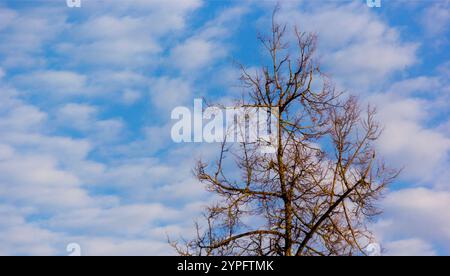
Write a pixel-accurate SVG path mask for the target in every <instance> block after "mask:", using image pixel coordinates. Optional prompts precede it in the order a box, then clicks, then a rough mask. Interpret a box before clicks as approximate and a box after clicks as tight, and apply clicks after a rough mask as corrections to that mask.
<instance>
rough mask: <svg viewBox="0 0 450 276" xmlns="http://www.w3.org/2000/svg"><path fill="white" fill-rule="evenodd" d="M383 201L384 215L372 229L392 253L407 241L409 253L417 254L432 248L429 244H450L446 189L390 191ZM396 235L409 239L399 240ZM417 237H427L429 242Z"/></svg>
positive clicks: (449, 204)
mask: <svg viewBox="0 0 450 276" xmlns="http://www.w3.org/2000/svg"><path fill="white" fill-rule="evenodd" d="M382 205H383V209H384V215H383V219H382V220H381V221H379V222H378V223H377V224H376V226H375V232H376V234H377V235H378V237H379V238H380V239H381V240H382V241H383V243H385V244H386V247H388V248H391V249H392V250H393V252H392V253H393V254H394V253H395V252H396V251H397V250H399V251H400V252H402V253H405V252H406V251H405V250H408V247H407V246H408V245H409V246H411V248H410V250H411V253H412V254H420V255H422V254H428V253H432V252H433V250H432V249H431V248H430V244H432V245H433V246H435V245H439V247H440V248H446V249H447V250H448V249H449V248H450V213H449V212H448V210H450V193H449V192H445V191H436V190H431V189H425V188H414V189H403V190H400V191H394V192H391V193H390V194H389V195H388V196H387V197H386V199H384V200H383V202H382ZM399 237H401V238H403V239H405V238H407V239H412V241H409V242H408V241H403V242H399ZM414 240H416V241H414ZM417 240H423V241H427V244H428V245H427V244H425V243H423V242H418V241H417ZM392 242H393V243H392ZM417 248H419V249H420V250H422V252H419V251H420V250H418V249H417ZM388 254H389V252H388Z"/></svg>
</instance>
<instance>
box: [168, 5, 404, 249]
mask: <svg viewBox="0 0 450 276" xmlns="http://www.w3.org/2000/svg"><path fill="white" fill-rule="evenodd" d="M275 14H276V11H275V12H274V15H273V16H274V17H275ZM286 29H287V28H286V26H282V25H279V24H277V23H276V20H275V19H274V18H272V29H271V34H270V35H269V36H267V37H260V41H261V43H262V45H263V46H264V47H265V48H266V49H267V52H268V53H269V56H270V61H271V62H270V65H269V66H263V67H262V68H261V70H260V71H259V72H257V73H256V74H252V73H250V72H248V70H247V69H246V68H245V67H243V66H242V82H243V84H244V87H245V89H246V91H248V97H246V100H241V104H244V105H248V104H250V105H257V106H266V107H276V108H278V110H279V118H278V119H279V120H278V133H277V134H278V136H277V137H278V143H277V148H276V153H275V154H262V153H260V152H259V151H258V146H257V145H255V144H253V143H246V142H243V143H239V144H237V145H235V144H234V145H233V144H229V143H228V144H227V143H223V144H222V147H221V151H220V155H219V158H218V160H217V162H216V163H215V164H211V165H208V164H206V163H204V162H202V161H200V162H198V164H197V166H196V168H195V173H196V176H197V177H198V179H199V181H201V182H202V183H204V184H206V185H207V187H208V189H209V191H211V192H213V193H215V194H216V195H217V198H218V200H217V201H216V203H215V204H213V205H212V206H210V207H209V208H208V209H207V212H206V214H205V217H206V223H205V226H203V227H201V226H199V224H197V238H196V239H194V240H191V241H183V242H173V243H172V245H173V246H174V247H175V248H176V250H177V252H178V253H179V254H181V255H260V256H280V255H282V256H293V255H297V256H300V255H361V254H364V248H365V247H366V246H367V244H368V243H370V242H371V241H372V238H373V237H372V234H371V232H370V231H369V230H368V229H367V222H368V220H369V219H370V218H371V217H373V216H375V215H377V214H378V213H379V211H378V210H377V208H376V206H375V202H376V200H377V199H378V198H379V196H380V195H381V192H382V191H383V189H384V188H385V187H386V185H387V184H388V183H390V182H391V181H392V180H393V179H394V178H395V177H396V176H397V174H398V173H397V172H396V171H394V170H391V169H387V168H386V167H385V166H384V164H383V162H382V161H381V160H380V158H378V157H377V156H376V154H375V149H374V147H373V142H374V141H375V140H376V139H377V138H378V137H379V135H380V131H381V130H380V127H379V125H378V124H377V122H376V121H375V119H374V116H375V110H374V109H373V108H371V107H370V106H369V107H368V108H367V109H364V110H362V109H361V108H360V107H359V104H358V101H357V100H356V99H355V98H354V97H348V96H345V95H344V94H343V93H336V92H335V88H334V86H333V84H332V82H331V81H330V79H329V78H328V77H327V76H326V75H324V74H323V73H322V72H321V70H320V69H319V66H318V64H317V63H316V62H315V60H314V53H315V50H316V36H315V35H314V34H309V33H303V32H299V31H298V30H297V29H295V30H294V31H293V34H294V35H293V36H292V37H294V38H295V47H290V46H289V44H288V43H286V41H287V40H288V39H287V37H288V35H287V34H288V33H287V32H286ZM289 37H290V36H289ZM290 41H292V39H290ZM317 79H318V80H320V85H317V81H315V82H314V81H313V80H317ZM316 87H320V88H318V89H315V88H316ZM227 158H228V159H227ZM230 158H231V159H232V160H233V162H234V166H231V165H230V164H229V163H230V162H229V161H230ZM227 171H228V173H227ZM236 172H240V174H239V177H236ZM230 175H231V176H230Z"/></svg>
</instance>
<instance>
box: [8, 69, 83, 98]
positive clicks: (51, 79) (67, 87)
mask: <svg viewBox="0 0 450 276" xmlns="http://www.w3.org/2000/svg"><path fill="white" fill-rule="evenodd" d="M14 81H15V83H16V84H17V86H18V87H20V88H22V89H25V90H27V91H30V92H33V93H36V94H38V95H41V96H44V95H45V96H47V97H48V96H56V97H65V96H70V95H83V94H86V93H88V91H87V88H86V84H87V77H86V76H84V75H81V74H79V73H75V72H70V71H48V70H47V71H37V72H33V73H30V74H25V75H22V76H19V77H17V78H15V80H14Z"/></svg>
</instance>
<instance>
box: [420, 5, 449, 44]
mask: <svg viewBox="0 0 450 276" xmlns="http://www.w3.org/2000/svg"><path fill="white" fill-rule="evenodd" d="M421 21H422V23H423V26H424V28H425V31H426V32H427V34H428V35H430V36H437V35H440V34H443V33H445V32H447V31H448V30H449V25H450V1H448V0H446V1H436V2H435V3H433V4H432V5H430V6H429V7H428V8H427V9H426V10H425V11H424V13H423V15H422V18H421Z"/></svg>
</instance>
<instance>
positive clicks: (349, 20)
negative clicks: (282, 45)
mask: <svg viewBox="0 0 450 276" xmlns="http://www.w3.org/2000/svg"><path fill="white" fill-rule="evenodd" d="M310 6H312V7H310V8H309V9H303V10H300V9H292V8H289V7H288V8H283V9H282V10H281V12H280V14H279V16H278V18H279V20H281V21H282V22H284V21H286V20H288V24H290V25H293V24H295V25H297V26H298V27H299V28H300V30H301V31H308V32H314V33H317V34H318V36H319V56H320V57H321V59H320V60H321V62H322V65H323V66H324V67H325V69H326V72H327V73H329V74H331V75H332V76H333V77H335V80H337V81H339V82H340V83H342V84H343V85H344V86H345V87H346V88H347V89H348V88H356V87H363V88H365V89H367V87H368V86H371V85H374V84H377V85H381V84H383V83H386V81H387V80H388V79H389V77H390V76H391V75H392V74H393V73H395V72H396V71H398V70H403V69H405V68H407V67H408V66H411V65H413V64H414V63H415V62H416V54H415V53H416V49H417V45H416V44H414V43H405V42H403V41H402V40H401V38H400V35H399V32H398V30H396V29H395V28H392V27H390V26H389V25H387V24H386V23H385V22H383V21H382V20H381V19H380V18H379V17H377V16H376V15H374V14H373V13H371V11H370V9H368V8H367V6H366V5H365V3H351V4H343V3H339V4H323V3H320V5H319V4H317V5H315V4H314V3H313V4H311V5H310ZM292 21H293V22H292ZM350 76H351V77H350ZM355 92H360V91H355Z"/></svg>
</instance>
